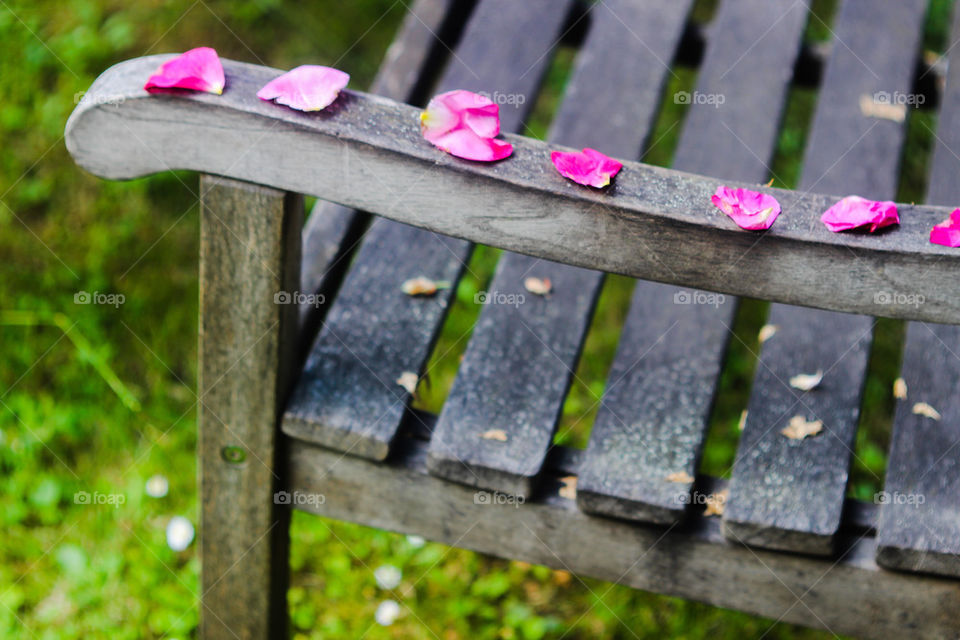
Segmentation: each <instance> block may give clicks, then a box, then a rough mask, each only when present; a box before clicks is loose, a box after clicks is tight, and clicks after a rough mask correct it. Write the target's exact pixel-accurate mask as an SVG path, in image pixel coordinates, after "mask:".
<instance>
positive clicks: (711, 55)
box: [577, 0, 806, 523]
mask: <svg viewBox="0 0 960 640" xmlns="http://www.w3.org/2000/svg"><path fill="white" fill-rule="evenodd" d="M805 18H806V6H805V4H804V3H801V2H795V1H793V0H777V1H776V2H770V0H751V1H742V0H741V1H739V2H726V3H724V4H722V5H721V7H720V10H719V13H718V15H717V17H716V19H715V20H716V21H715V23H714V26H713V27H712V28H711V34H712V39H711V40H710V42H709V43H708V46H707V50H706V54H705V57H704V62H703V65H702V68H701V70H700V76H699V80H698V83H697V88H696V93H695V94H693V96H694V97H693V98H692V99H691V103H692V104H691V107H690V112H689V114H688V116H687V119H686V123H685V126H684V129H683V133H682V135H681V138H680V143H679V146H678V148H677V151H676V156H675V162H674V166H676V168H678V169H682V170H685V171H691V172H695V173H703V174H709V175H712V176H716V177H718V178H730V179H735V180H742V181H746V182H761V181H763V180H764V178H765V177H766V175H767V171H768V170H767V167H766V164H765V163H766V162H769V160H770V158H772V157H773V151H774V145H775V143H776V136H777V123H778V122H779V120H780V112H781V110H782V108H783V105H784V102H785V100H786V92H787V85H788V83H789V81H790V77H791V73H792V70H793V66H794V62H795V60H796V57H797V55H798V52H799V49H800V36H801V33H802V31H803V26H804V22H805ZM761 34H762V37H760V39H759V40H758V39H757V37H758V35H761ZM696 96H702V97H703V98H702V99H701V98H697V97H696ZM703 99H706V100H708V101H707V102H704V101H702V100H703ZM718 100H723V102H722V103H721V104H717V102H718ZM735 310H736V301H735V300H734V299H733V298H732V297H730V296H723V295H717V294H708V293H704V292H700V291H689V290H682V289H677V288H676V287H671V286H667V285H662V284H655V283H651V282H638V283H637V287H636V289H635V290H634V293H633V300H632V303H631V307H630V311H629V314H628V316H627V320H626V324H625V325H624V330H623V333H622V335H621V338H620V344H619V346H618V349H617V354H616V356H615V358H614V363H613V367H612V369H611V372H610V376H609V380H608V383H607V388H606V390H605V392H604V397H603V402H602V404H601V406H600V409H599V410H598V412H597V418H596V420H595V422H594V426H593V430H592V432H591V435H590V444H589V447H588V451H587V462H586V464H585V466H584V470H583V474H582V476H581V478H580V484H579V486H578V493H577V502H578V503H579V504H580V506H581V508H583V509H584V510H586V511H590V512H594V513H602V514H606V515H611V516H616V517H620V518H629V519H636V520H649V521H654V522H660V523H669V522H673V521H675V520H677V519H678V518H679V517H680V516H681V515H682V514H683V513H684V511H685V509H686V507H687V505H688V504H690V502H691V501H690V500H689V497H690V491H691V488H692V486H693V478H694V476H695V475H696V472H697V462H698V460H699V457H700V451H701V448H702V445H703V440H704V438H705V436H706V428H707V422H708V420H709V416H710V409H711V406H712V402H713V396H714V393H715V390H716V385H717V382H718V379H719V375H720V368H721V366H722V360H723V355H724V352H725V351H726V345H727V341H728V338H729V335H730V331H729V327H730V326H732V324H733V315H734V313H735ZM684 475H685V476H686V478H687V479H683V477H684ZM668 477H669V479H668Z"/></svg>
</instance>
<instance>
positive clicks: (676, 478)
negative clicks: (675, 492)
mask: <svg viewBox="0 0 960 640" xmlns="http://www.w3.org/2000/svg"><path fill="white" fill-rule="evenodd" d="M665 479H666V481H667V482H679V483H681V484H683V483H690V482H693V476H691V475H690V474H689V473H687V472H686V471H674V472H673V473H670V474H667V477H666V478H665Z"/></svg>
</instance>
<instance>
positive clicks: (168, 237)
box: [0, 0, 951, 640]
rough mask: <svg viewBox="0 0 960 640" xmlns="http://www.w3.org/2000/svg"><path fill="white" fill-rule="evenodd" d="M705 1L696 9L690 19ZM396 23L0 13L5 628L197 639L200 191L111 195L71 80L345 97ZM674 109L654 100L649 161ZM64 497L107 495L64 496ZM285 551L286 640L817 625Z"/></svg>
mask: <svg viewBox="0 0 960 640" xmlns="http://www.w3.org/2000/svg"><path fill="white" fill-rule="evenodd" d="M715 4H716V3H715V2H710V1H702V0H701V1H699V2H698V3H697V16H698V18H700V19H708V18H709V16H710V14H711V12H712V10H713V9H714V6H715ZM835 4H836V3H835V2H834V1H833V0H826V1H821V0H816V1H815V2H814V7H815V12H816V13H817V15H818V16H821V17H822V21H820V20H814V21H811V25H810V28H809V29H808V34H807V37H808V39H809V40H811V41H816V40H825V39H827V38H828V37H829V30H828V28H827V25H828V24H829V22H830V20H831V18H832V15H833V13H834V10H835ZM950 4H951V3H950V2H949V0H934V1H933V3H932V7H933V8H932V10H931V12H930V18H929V20H928V29H927V37H926V41H925V48H927V49H929V50H934V51H943V50H944V48H945V43H946V40H947V37H946V29H947V26H946V25H948V24H949V20H948V16H949V10H950ZM403 12H404V3H403V2H392V1H390V0H351V1H350V2H332V1H327V2H321V3H295V2H289V1H287V2H282V1H281V0H236V1H234V2H227V1H225V0H199V1H194V2H191V1H187V0H174V1H172V2H160V1H158V0H143V1H141V2H137V3H128V2H119V1H117V0H73V1H72V2H70V3H63V2H57V3H55V2H51V1H50V0H35V1H33V2H27V1H25V0H6V1H5V2H2V3H0V48H2V50H3V54H4V55H2V56H0V85H2V95H3V96H4V100H3V102H2V103H0V148H2V149H3V153H2V155H0V176H2V180H0V204H2V206H0V256H2V260H0V523H2V528H3V535H2V536H0V637H3V638H37V639H47V638H99V637H111V638H117V639H123V638H130V639H140V638H177V639H184V638H190V637H194V636H195V635H196V626H197V620H198V608H197V592H198V569H199V563H198V559H197V545H196V543H195V542H194V544H192V545H191V546H189V547H188V548H187V549H186V550H185V551H181V552H175V551H172V550H171V549H170V548H169V547H168V546H167V544H166V539H165V527H166V525H167V523H168V522H169V520H170V518H171V517H173V516H177V515H180V516H186V517H187V518H188V519H189V520H190V521H192V522H193V523H194V524H196V522H197V493H196V489H197V487H196V464H195V447H196V416H197V412H196V404H197V403H196V396H195V388H196V375H197V370H196V355H197V352H196V335H197V324H196V316H197V299H198V291H197V260H196V256H197V250H198V242H197V238H198V215H197V214H198V211H197V204H196V190H197V177H196V176H195V175H192V174H186V173H181V174H166V175H159V176H156V177H152V178H149V179H144V180H136V181H133V182H128V183H108V182H104V181H100V180H97V179H95V178H93V177H91V176H89V175H87V174H85V173H84V172H83V171H81V170H80V169H78V168H77V167H76V166H75V165H74V164H73V162H72V161H71V159H70V157H69V155H68V154H67V152H66V149H65V147H64V144H63V138H62V134H63V127H64V123H65V122H66V119H67V116H68V115H69V114H70V112H71V110H72V109H73V108H74V106H75V103H76V101H77V99H78V98H79V95H80V92H82V91H83V90H84V89H85V88H86V87H88V86H89V85H90V83H91V82H92V80H93V79H94V78H95V77H96V76H97V75H98V74H99V73H100V72H102V71H103V70H104V69H105V68H107V67H108V66H109V65H111V64H113V63H115V62H118V61H120V60H123V59H126V58H130V57H135V56H141V55H146V54H150V53H160V52H171V51H181V50H184V49H186V48H190V47H192V46H197V45H199V44H207V45H210V46H213V47H215V48H216V49H217V50H218V51H219V52H220V54H221V55H222V56H224V57H228V58H233V59H239V60H244V61H249V62H261V63H264V64H269V65H271V66H276V67H281V68H288V67H292V66H295V65H297V64H303V63H307V62H312V63H318V64H331V65H335V66H339V67H341V68H344V69H347V70H349V71H350V72H351V74H352V75H353V81H352V83H351V86H353V87H364V86H366V85H367V84H368V83H369V81H370V80H371V79H372V77H373V74H374V72H375V70H376V68H377V66H378V65H379V61H380V59H381V58H382V56H383V54H384V52H385V50H386V47H387V45H388V44H389V42H390V41H391V39H392V38H393V36H394V33H395V32H396V29H397V27H398V25H399V22H400V20H401V18H402V15H403ZM573 57H574V52H572V51H569V50H566V49H562V50H561V51H560V52H559V53H558V55H557V57H556V61H555V63H554V65H553V67H552V68H551V71H550V73H549V77H548V79H547V83H546V88H545V92H544V97H543V98H541V99H540V100H539V101H538V103H537V105H536V108H535V111H534V114H533V116H532V118H531V120H530V122H529V123H528V131H527V133H528V134H529V135H536V136H538V137H543V136H544V134H545V132H546V128H547V125H548V123H549V119H550V114H551V113H552V112H553V109H554V108H555V106H556V103H557V100H558V99H559V98H560V96H562V90H563V83H564V80H565V78H566V77H567V74H568V72H569V68H570V64H571V62H572V60H573ZM676 72H677V78H676V79H674V80H673V81H672V84H671V86H670V87H669V89H668V92H667V95H672V93H673V92H674V91H677V90H680V89H687V90H689V89H690V88H692V87H693V86H694V85H695V82H696V70H695V69H690V68H683V67H679V68H677V69H676ZM815 104H816V92H815V90H814V89H811V88H804V87H796V88H794V89H793V90H792V91H791V93H790V98H789V104H788V109H787V113H786V116H785V121H784V129H783V133H782V135H781V138H780V141H779V145H778V151H777V156H776V159H775V162H774V164H773V172H774V174H775V175H777V176H780V180H779V181H778V185H777V186H792V185H793V184H795V183H796V181H797V177H798V175H799V163H800V161H801V156H802V149H803V142H804V137H805V132H806V129H807V127H808V126H809V120H810V117H811V114H812V112H813V109H814V107H815ZM683 115H684V109H683V107H682V106H680V105H675V104H673V102H672V101H666V100H665V102H664V110H663V115H662V117H661V119H660V121H659V122H658V125H657V131H656V132H655V133H654V135H653V137H652V140H654V141H655V143H652V144H651V146H650V148H649V149H648V150H647V154H646V156H645V160H646V161H648V162H652V163H657V164H669V162H670V158H671V155H672V150H673V147H674V145H675V143H676V139H677V133H678V131H679V130H680V127H679V126H677V124H678V123H682V119H683ZM935 127H936V118H935V116H934V115H933V114H932V112H931V111H914V112H912V113H911V117H910V126H909V130H908V141H907V152H906V155H905V158H906V160H905V162H904V171H903V178H902V181H901V184H900V188H899V194H898V195H899V198H900V199H904V200H920V199H922V195H923V190H924V172H925V166H926V164H925V163H926V162H927V158H928V157H929V151H930V147H931V138H932V136H931V134H930V129H934V130H935ZM497 255H498V252H497V251H495V250H492V249H489V248H482V247H481V248H480V249H478V251H477V252H476V253H475V255H474V257H473V259H472V262H471V265H470V271H471V272H472V274H475V275H470V276H468V277H467V278H466V279H465V280H464V281H463V282H462V283H461V284H460V286H459V288H458V291H457V301H458V302H457V304H456V307H455V309H454V311H453V313H452V314H451V317H450V319H449V320H448V322H447V324H446V325H445V327H444V332H443V337H442V338H441V343H440V345H439V346H438V349H437V351H438V353H443V352H445V351H448V349H449V347H451V346H452V345H453V344H454V343H455V342H456V341H457V339H458V338H459V337H460V336H462V335H463V334H464V333H466V332H468V331H469V329H470V327H471V326H472V323H473V320H475V318H476V315H477V311H478V309H477V306H476V305H474V304H472V301H473V294H474V293H475V292H476V291H477V290H479V289H481V288H482V287H483V286H484V283H485V281H486V280H487V279H489V277H490V274H491V273H492V270H493V267H494V266H495V264H496V258H497ZM631 288H632V282H631V281H630V280H629V279H626V278H620V277H611V278H608V280H607V283H606V285H605V288H604V290H603V294H602V297H601V302H600V306H599V308H598V311H597V315H596V321H595V323H594V327H593V328H592V330H591V332H590V334H589V337H588V341H587V345H586V349H585V356H584V358H583V361H582V362H581V364H580V366H579V368H578V371H577V382H576V384H575V385H574V388H573V390H572V392H571V395H570V398H569V400H568V402H567V405H566V407H565V411H564V418H563V422H562V424H561V428H560V430H559V433H558V436H557V438H558V441H560V442H563V443H565V444H570V445H572V446H581V447H582V446H584V445H585V444H586V441H587V437H588V435H589V426H590V423H591V421H592V419H593V414H594V413H595V409H596V407H595V404H596V399H597V398H598V397H599V396H600V395H601V394H602V392H603V385H604V378H605V373H606V370H607V368H608V367H609V364H610V362H611V360H612V358H613V352H614V349H615V347H616V342H617V337H618V331H619V323H620V322H621V321H622V318H623V316H624V315H625V313H626V305H627V303H628V300H629V295H630V291H631ZM80 292H89V293H93V292H99V293H101V294H120V295H122V296H123V303H122V304H117V305H115V306H111V305H104V304H77V303H76V302H75V296H76V295H77V294H78V293H80ZM766 308H767V306H766V305H765V304H763V303H759V302H747V303H745V304H744V305H743V307H742V309H741V312H740V313H739V315H738V318H737V324H736V327H735V329H736V332H737V334H738V335H739V336H740V337H741V339H742V340H743V344H742V345H740V346H739V347H738V346H737V342H738V341H736V340H734V341H732V342H733V343H734V347H732V351H731V354H730V363H729V366H728V368H727V370H726V372H725V374H724V378H723V380H722V385H721V386H722V389H721V393H722V400H721V402H719V403H718V406H717V407H716V411H715V415H714V420H713V424H712V426H711V432H710V439H709V442H708V446H707V450H706V453H705V458H704V462H703V465H702V467H703V469H704V470H705V471H707V472H710V473H714V474H717V475H727V474H728V470H729V465H730V463H731V462H732V460H733V454H734V451H735V447H736V433H737V431H736V422H737V419H738V418H739V414H740V410H741V409H742V408H743V407H744V406H745V404H746V399H747V396H748V394H749V383H750V379H751V377H752V372H753V368H754V362H753V356H752V355H751V352H752V351H755V350H756V346H757V345H756V331H757V329H758V328H759V326H760V325H762V324H763V318H764V314H765V313H766ZM877 336H878V337H877V340H876V342H875V344H874V348H873V352H872V359H871V377H870V379H869V380H868V385H867V390H866V392H867V401H866V410H865V412H864V415H863V419H862V427H863V428H862V429H861V434H860V436H861V437H860V442H859V443H858V447H857V462H856V470H855V478H854V481H853V483H852V484H851V492H852V493H853V494H855V495H857V496H859V497H861V498H867V499H869V498H870V497H871V496H872V494H873V492H874V491H876V490H878V489H879V487H880V486H881V484H882V474H883V468H884V464H885V451H886V446H887V441H888V437H889V424H890V414H891V411H892V399H891V397H890V383H891V382H892V380H893V378H894V377H896V375H897V374H896V371H897V366H898V361H899V348H900V345H901V342H902V324H901V323H896V322H885V323H883V324H882V325H881V327H880V329H879V330H878V332H877ZM464 346H465V341H463V343H461V344H460V347H459V348H454V349H450V350H449V351H448V353H447V355H446V356H445V357H444V358H442V359H437V361H435V362H433V363H431V366H432V367H434V368H433V371H434V372H435V373H434V375H433V379H432V383H433V384H432V385H431V387H430V389H429V390H427V391H426V392H425V393H424V396H423V398H422V400H421V402H422V403H423V405H424V406H426V407H428V408H432V409H437V408H438V407H439V406H440V404H441V403H442V400H443V397H444V395H445V393H446V390H447V389H448V388H449V386H450V383H451V382H452V376H453V374H454V372H455V370H456V364H457V357H458V356H459V354H460V353H461V352H462V348H463V347H464ZM154 474H163V475H165V476H166V477H167V478H168V480H169V493H168V495H167V496H166V497H163V498H153V497H150V496H148V495H147V494H146V492H145V482H146V480H147V479H148V478H150V477H151V476H153V475H154ZM78 492H87V493H88V494H90V495H92V496H101V497H103V498H102V499H103V500H105V501H107V502H111V503H116V502H121V501H122V504H78V502H77V501H76V500H75V496H76V495H77V494H78ZM81 495H82V494H81ZM104 496H105V497H104ZM292 537H293V544H292V551H291V566H292V569H293V572H292V584H291V589H290V592H289V603H290V613H291V617H292V623H293V624H292V627H293V633H294V637H296V638H358V637H361V636H363V637H365V638H369V639H377V638H437V637H439V638H443V640H453V639H456V638H469V639H477V638H520V639H524V640H536V639H539V638H558V637H561V636H564V637H567V638H621V637H623V638H634V637H636V638H664V637H679V638H691V639H693V638H711V639H715V638H719V639H723V638H744V637H759V636H761V635H762V634H764V632H767V634H766V636H765V637H766V638H820V637H828V636H827V634H822V633H818V632H813V631H808V630H803V629H799V628H797V627H793V626H790V625H784V624H777V625H773V626H771V625H772V622H771V621H768V620H764V619H759V618H755V617H751V616H747V615H744V614H739V613H734V612H729V611H725V610H721V609H717V608H713V607H708V606H705V605H700V604H696V603H690V602H685V601H682V600H678V599H674V598H666V597H660V596H654V595H650V594H646V593H641V592H637V591H633V590H630V589H626V588H622V587H616V586H610V585H608V584H606V583H602V582H598V581H594V580H580V579H578V578H577V577H574V576H571V575H569V574H567V573H565V572H559V571H552V570H549V569H546V568H544V567H538V566H530V565H526V564H522V563H518V562H507V561H502V560H495V559H491V558H488V557H484V556H480V555H477V554H473V553H470V552H466V551H461V550H456V549H451V548H448V547H445V546H443V545H440V544H435V543H429V542H427V543H424V542H423V541H421V540H418V539H411V538H407V537H404V536H398V535H395V534H390V533H386V532H382V531H376V530H371V529H366V528H363V527H358V526H353V525H348V524H343V523H335V522H332V521H327V520H323V519H319V518H314V517H308V516H303V515H301V514H296V515H295V516H294V519H293V527H292ZM383 565H393V566H395V567H397V568H399V569H400V570H401V572H402V579H401V581H400V583H399V585H398V586H397V587H396V588H394V589H391V590H384V589H381V588H379V587H378V586H377V583H376V581H375V579H374V575H373V570H374V569H376V568H377V567H381V566H383ZM735 588H737V587H736V585H731V589H735ZM387 599H393V600H396V601H398V602H400V603H402V606H401V614H400V617H399V618H398V619H397V620H396V622H395V623H394V624H392V625H391V626H388V627H384V626H380V625H378V624H376V623H375V622H374V612H375V611H376V609H377V606H378V604H379V603H380V602H382V601H383V600H387ZM364 634H365V635H364ZM564 634H566V635H564Z"/></svg>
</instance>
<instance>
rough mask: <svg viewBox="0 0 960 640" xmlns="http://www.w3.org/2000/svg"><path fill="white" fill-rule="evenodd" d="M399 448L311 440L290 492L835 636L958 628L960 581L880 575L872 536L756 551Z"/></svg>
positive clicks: (344, 515) (428, 533)
mask: <svg viewBox="0 0 960 640" xmlns="http://www.w3.org/2000/svg"><path fill="white" fill-rule="evenodd" d="M403 445H404V446H400V447H398V448H397V451H396V457H395V458H391V460H390V461H388V462H387V463H373V462H370V461H367V460H362V459H359V458H354V457H352V456H346V457H344V456H342V455H341V454H339V453H337V452H332V451H329V450H325V449H323V448H321V447H316V446H313V445H309V444H306V443H304V444H303V445H301V446H299V447H297V448H296V449H295V450H294V451H293V453H292V456H291V460H290V484H289V487H288V491H301V492H309V493H320V494H322V495H323V496H324V498H325V500H324V501H323V503H322V504H315V505H303V508H307V509H309V510H310V511H311V512H313V513H317V514H319V515H322V516H325V517H331V518H336V519H343V520H350V521H352V522H359V523H361V524H364V525H367V526H372V527H378V528H381V529H387V530H391V531H398V532H401V533H406V534H417V535H423V536H425V537H427V538H429V539H431V540H437V541H439V542H443V543H445V544H455V545H457V546H459V547H463V548H467V549H473V550H476V551H480V552H482V553H488V554H492V555H495V556H498V557H504V558H512V559H518V560H523V561H526V562H534V563H537V564H544V565H547V566H551V567H556V568H558V569H566V570H569V571H572V572H573V573H576V574H578V575H584V576H593V577H596V578H600V579H603V580H610V581H616V582H619V583H622V584H627V585H630V586H632V587H635V588H639V589H646V590H650V591H656V592H658V593H666V594H669V595H673V596H679V597H683V598H690V599H695V600H701V601H704V602H708V603H711V604H714V605H717V606H722V607H730V608H735V609H742V610H744V611H748V612H751V613H754V614H758V615H763V616H767V617H770V618H775V619H779V620H784V621H788V622H793V623H797V624H803V625H808V626H812V627H817V628H821V629H827V630H830V631H832V632H834V633H848V634H854V635H856V636H858V637H865V638H884V639H885V638H889V637H901V636H902V637H906V636H909V637H912V638H942V637H956V635H957V632H958V623H957V618H956V611H957V610H958V609H960V589H958V588H957V583H956V582H955V581H952V580H942V579H936V578H920V577H917V576H912V575H908V574H902V573H897V572H890V571H882V570H879V569H878V568H877V566H876V564H875V563H874V561H873V553H874V548H875V544H874V539H873V538H872V537H869V536H862V537H861V536H856V537H853V538H852V539H850V540H849V542H848V544H845V546H844V553H843V554H842V555H841V556H840V557H839V559H838V561H834V560H833V559H816V558H808V557H803V556H797V555H793V554H785V553H775V552H769V551H763V550H756V551H755V550H751V549H747V548H745V547H743V546H741V545H734V544H730V543H728V542H726V541H725V540H724V538H723V536H722V535H721V533H720V527H719V521H718V520H717V519H716V518H702V517H695V518H693V519H692V522H690V523H689V524H686V525H684V526H677V527H674V528H671V529H669V530H668V531H664V530H663V529H662V528H655V527H645V526H638V525H634V524H631V523H628V522H624V521H620V520H615V519H610V518H596V517H592V516H588V515H586V514H584V513H583V512H582V511H580V510H579V509H578V508H577V507H576V505H575V503H574V501H573V500H570V499H569V498H564V497H561V496H559V495H558V489H559V488H560V487H561V485H560V483H559V482H558V481H556V480H554V479H553V478H550V479H547V480H545V482H544V484H543V487H542V491H541V492H540V493H539V494H538V495H537V496H536V497H535V498H532V499H530V500H527V501H525V502H524V503H523V504H520V505H517V504H516V501H515V500H511V499H510V498H508V497H507V496H505V495H503V494H490V493H487V492H484V491H477V490H476V489H473V488H470V487H466V486H463V485H459V484H456V483H451V482H447V481H445V480H442V479H439V478H437V477H435V476H432V475H430V474H428V473H427V470H426V464H425V459H426V447H427V445H426V443H425V442H422V441H417V440H406V439H404V440H403ZM408 447H409V448H408ZM555 451H556V450H555ZM551 458H554V456H551ZM562 473H563V474H564V475H566V472H565V471H564V472H562ZM318 502H319V501H318Z"/></svg>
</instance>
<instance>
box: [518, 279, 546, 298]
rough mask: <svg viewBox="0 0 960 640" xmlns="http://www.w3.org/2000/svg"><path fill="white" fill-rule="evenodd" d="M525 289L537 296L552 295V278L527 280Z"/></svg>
mask: <svg viewBox="0 0 960 640" xmlns="http://www.w3.org/2000/svg"><path fill="white" fill-rule="evenodd" d="M523 288H524V289H526V290H527V291H529V292H530V293H532V294H533V295H535V296H545V295H547V294H549V293H550V291H551V290H552V289H553V286H552V285H551V284H550V278H533V277H530V278H527V279H526V280H524V281H523Z"/></svg>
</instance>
